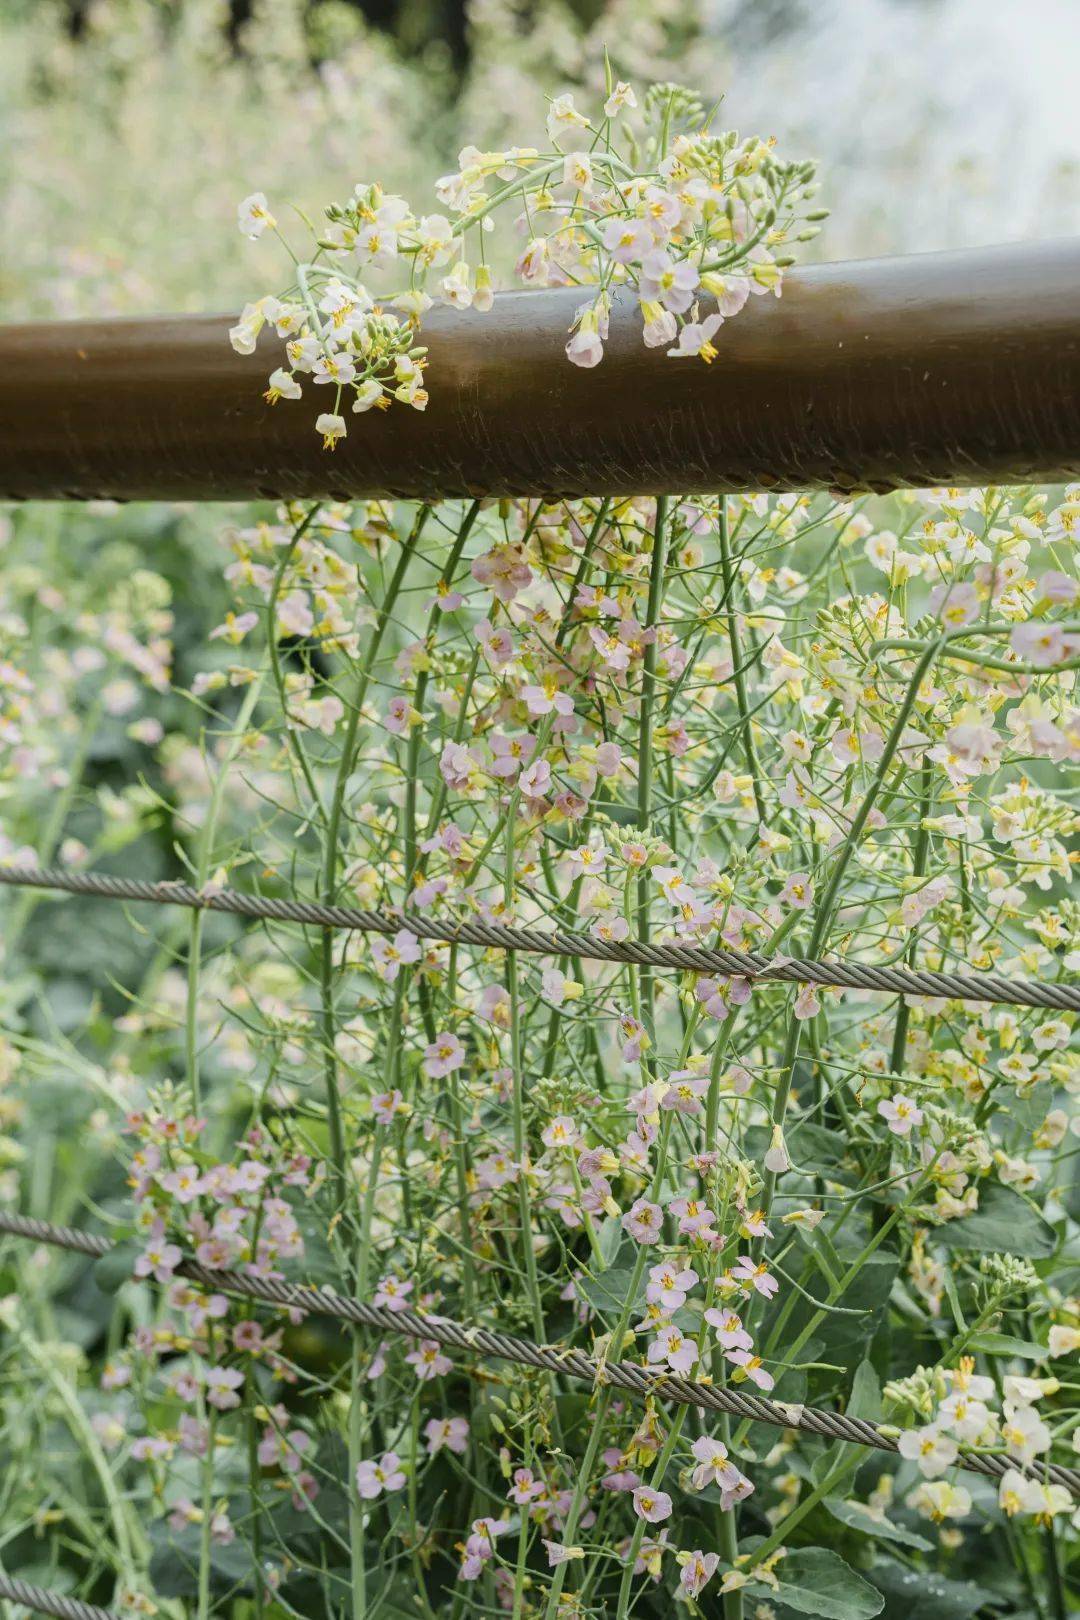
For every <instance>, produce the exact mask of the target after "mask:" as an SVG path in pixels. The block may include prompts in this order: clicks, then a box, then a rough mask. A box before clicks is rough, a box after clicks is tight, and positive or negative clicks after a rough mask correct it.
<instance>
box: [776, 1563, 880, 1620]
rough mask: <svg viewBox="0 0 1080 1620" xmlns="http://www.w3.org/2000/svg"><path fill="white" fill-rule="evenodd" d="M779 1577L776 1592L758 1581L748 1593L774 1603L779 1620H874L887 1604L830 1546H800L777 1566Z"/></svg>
mask: <svg viewBox="0 0 1080 1620" xmlns="http://www.w3.org/2000/svg"><path fill="white" fill-rule="evenodd" d="M775 1574H776V1577H777V1580H778V1581H779V1583H780V1584H779V1586H778V1587H777V1589H776V1591H775V1592H774V1591H773V1589H772V1588H771V1587H769V1586H766V1585H765V1584H764V1583H763V1582H760V1583H759V1582H757V1581H752V1582H751V1583H750V1585H749V1586H747V1587H746V1591H747V1593H748V1594H751V1595H753V1596H754V1597H763V1598H766V1599H767V1600H769V1601H771V1602H772V1604H773V1607H774V1608H775V1609H776V1613H777V1617H778V1620H786V1617H787V1616H788V1615H789V1614H816V1615H820V1616H821V1617H822V1620H872V1616H874V1615H875V1614H880V1613H881V1610H882V1608H883V1606H884V1603H885V1599H884V1598H883V1597H882V1595H881V1593H880V1592H879V1591H877V1590H876V1589H875V1588H874V1587H872V1586H871V1585H870V1584H869V1582H868V1581H864V1580H863V1578H862V1576H861V1575H856V1573H855V1571H854V1570H853V1569H852V1568H851V1567H850V1565H848V1564H845V1562H844V1560H843V1559H842V1558H841V1557H840V1555H839V1553H834V1552H830V1551H829V1549H828V1548H827V1547H800V1548H799V1549H798V1551H797V1552H790V1553H788V1555H787V1557H786V1558H783V1559H781V1561H780V1563H779V1564H777V1565H776V1569H775Z"/></svg>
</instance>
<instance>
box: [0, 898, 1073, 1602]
mask: <svg viewBox="0 0 1080 1620" xmlns="http://www.w3.org/2000/svg"><path fill="white" fill-rule="evenodd" d="M0 884H3V885H6V886H8V887H13V888H33V889H47V890H53V891H57V892H62V893H67V894H84V895H90V896H92V897H94V898H96V899H103V900H119V901H128V900H130V901H135V902H145V903H149V904H152V905H178V906H185V907H187V908H189V909H191V910H201V911H219V912H225V913H227V914H230V915H232V916H240V917H251V918H254V919H262V920H265V921H270V922H296V923H303V924H309V925H311V926H314V927H318V928H342V929H348V930H354V931H356V932H361V933H377V934H396V933H397V932H398V930H399V929H401V928H407V929H408V930H409V931H410V933H412V934H414V935H416V937H417V938H419V939H435V940H442V941H445V942H447V943H450V944H469V945H478V946H482V947H485V948H491V947H494V948H495V949H498V950H513V951H524V952H526V953H531V954H533V955H540V956H577V957H584V958H586V959H588V960H590V961H601V962H631V963H636V964H638V965H647V966H651V967H672V968H676V969H679V970H690V971H692V972H697V973H707V974H716V975H717V976H718V977H721V978H746V979H749V980H751V981H752V982H758V981H765V982H774V983H775V982H778V981H779V982H786V983H796V984H818V985H827V986H835V987H839V988H844V989H857V990H876V991H882V992H884V993H887V994H897V995H917V996H929V997H935V998H942V999H948V1000H961V1001H985V1002H993V1003H999V1004H1004V1005H1006V1006H1025V1007H1045V1008H1050V1009H1053V1010H1056V1011H1072V1010H1080V986H1074V985H1066V984H1054V983H1051V982H1049V981H1048V980H1036V979H1010V978H1007V977H1006V976H1005V975H1004V974H1000V973H941V972H931V971H928V970H918V969H911V968H896V967H873V966H870V965H868V964H865V963H848V962H840V961H837V960H835V959H833V960H814V959H810V958H803V957H798V958H789V957H784V958H769V957H767V956H764V955H762V954H761V953H760V952H757V951H734V950H717V949H714V948H711V947H702V946H696V945H679V944H672V943H661V944H648V945H646V944H642V943H640V942H637V941H634V940H623V941H620V942H617V943H616V942H613V941H606V940H601V939H597V938H596V937H595V936H593V935H591V934H578V933H574V932H571V931H569V930H564V929H558V930H554V931H545V930H542V929H536V928H517V927H511V926H508V925H506V924H502V923H489V922H483V921H468V920H466V921H459V922H445V921H439V920H437V919H434V918H430V917H425V916H423V915H422V914H421V913H419V912H415V911H396V912H391V911H369V910H363V909H360V908H357V907H353V906H327V905H322V904H321V903H319V902H317V901H310V900H283V899H271V898H269V897H266V896H263V895H252V894H244V893H242V892H240V891H239V890H235V889H206V890H199V889H195V888H193V887H192V886H191V885H190V884H187V883H149V882H145V881H142V880H140V879H135V878H122V877H115V876H112V875H109V874H105V873H98V872H68V871H63V870H61V869H59V868H49V867H36V866H6V867H0ZM0 1231H3V1232H6V1233H8V1234H9V1235H10V1236H13V1237H22V1238H29V1239H32V1240H35V1241H37V1242H41V1243H47V1244H51V1245H53V1246H55V1247H58V1248H63V1249H68V1250H71V1251H73V1252H75V1253H79V1254H85V1255H88V1256H90V1257H91V1258H94V1259H100V1258H102V1257H103V1256H104V1255H106V1254H109V1253H110V1252H111V1251H112V1249H113V1247H114V1245H113V1244H111V1243H110V1242H109V1241H108V1239H107V1238H103V1237H98V1236H95V1235H94V1234H93V1233H90V1232H83V1231H80V1230H79V1229H78V1228H77V1227H71V1226H56V1225H54V1224H53V1223H52V1222H49V1221H40V1220H35V1219H33V1218H31V1217H29V1216H24V1215H15V1214H11V1213H5V1212H0ZM176 1270H177V1274H178V1275H180V1276H182V1277H184V1278H186V1279H187V1280H189V1281H191V1282H197V1283H199V1284H201V1285H202V1286H203V1287H207V1288H211V1289H214V1290H217V1291H222V1292H225V1293H230V1294H239V1295H244V1296H247V1297H248V1298H251V1299H257V1300H260V1301H262V1302H263V1303H265V1304H269V1305H276V1306H279V1307H284V1308H286V1309H298V1310H301V1311H304V1312H313V1313H315V1314H317V1315H325V1316H332V1317H336V1318H338V1319H339V1320H342V1321H346V1322H352V1323H354V1324H355V1325H357V1326H361V1327H371V1328H378V1329H379V1330H380V1331H382V1332H387V1333H397V1334H402V1335H404V1336H405V1337H407V1338H414V1339H431V1340H434V1341H435V1342H436V1343H438V1344H441V1345H443V1346H445V1347H447V1348H449V1349H455V1350H465V1351H472V1352H474V1353H476V1354H479V1355H481V1356H484V1357H490V1358H493V1359H496V1360H501V1361H512V1362H516V1363H518V1364H519V1365H522V1366H529V1367H537V1368H542V1369H545V1370H547V1371H550V1372H554V1373H563V1374H567V1375H569V1376H570V1377H572V1378H578V1379H581V1380H584V1381H585V1382H588V1383H591V1384H594V1385H595V1384H597V1383H601V1382H607V1383H610V1384H614V1385H616V1386H617V1387H618V1388H621V1389H625V1390H628V1391H629V1392H630V1394H631V1395H634V1396H636V1397H637V1398H639V1399H642V1398H645V1397H648V1396H653V1397H654V1398H657V1399H660V1400H670V1401H674V1402H676V1403H677V1404H678V1405H682V1406H697V1407H701V1408H703V1409H705V1410H707V1411H716V1412H725V1413H727V1414H729V1415H730V1416H734V1417H740V1418H747V1419H749V1420H750V1421H752V1422H758V1423H767V1424H772V1425H773V1426H774V1427H778V1428H785V1429H799V1430H802V1431H804V1432H806V1433H809V1434H816V1435H818V1436H819V1437H820V1438H822V1439H825V1440H841V1441H845V1442H847V1443H849V1444H852V1445H861V1446H867V1447H870V1448H872V1449H874V1450H877V1451H885V1452H889V1453H892V1454H894V1455H895V1454H896V1453H898V1451H899V1446H898V1443H897V1440H896V1439H895V1438H894V1437H893V1436H892V1435H891V1434H887V1433H885V1432H884V1430H883V1429H881V1428H880V1427H879V1426H878V1425H877V1424H875V1423H871V1422H869V1420H867V1419H865V1418H858V1417H851V1416H848V1415H845V1414H844V1413H840V1412H826V1411H823V1410H821V1409H820V1408H818V1407H813V1406H802V1405H795V1404H792V1403H788V1402H784V1401H771V1400H768V1399H767V1398H766V1397H765V1396H762V1395H754V1394H750V1393H749V1392H744V1391H742V1390H737V1389H732V1388H726V1387H725V1388H718V1387H714V1386H713V1385H711V1384H703V1383H700V1382H698V1380H696V1379H693V1378H683V1377H679V1376H677V1375H675V1374H670V1373H669V1374H666V1375H662V1376H657V1375H656V1374H654V1373H650V1372H649V1371H648V1370H647V1369H645V1368H642V1367H639V1366H636V1365H635V1364H634V1363H633V1362H629V1361H616V1362H607V1361H604V1362H601V1361H599V1360H598V1359H596V1358H595V1357H593V1356H588V1355H586V1354H585V1353H584V1351H581V1350H577V1349H574V1348H572V1347H571V1346H558V1345H537V1344H533V1343H531V1342H530V1341H529V1340H527V1339H520V1338H517V1337H516V1336H514V1335H511V1334H506V1333H496V1332H493V1331H492V1330H491V1329H490V1328H484V1327H479V1326H466V1325H465V1324H463V1323H461V1322H455V1321H452V1320H451V1319H450V1318H448V1317H438V1316H427V1315H423V1314H421V1313H420V1312H417V1311H408V1310H406V1311H388V1310H385V1309H383V1308H382V1307H379V1306H375V1305H369V1304H367V1303H365V1302H364V1301H363V1300H358V1299H350V1298H347V1297H346V1296H344V1295H341V1294H337V1293H335V1292H333V1291H332V1290H331V1289H328V1288H316V1287H313V1286H310V1285H299V1284H296V1283H288V1282H283V1281H279V1280H273V1279H266V1278H260V1277H249V1276H246V1275H244V1274H243V1273H240V1272H237V1271H232V1270H222V1271H211V1270H208V1269H207V1268H206V1267H205V1266H201V1265H200V1264H199V1263H198V1261H196V1260H192V1259H184V1260H182V1261H181V1263H180V1265H178V1266H177V1268H176ZM957 1464H958V1466H959V1467H960V1468H962V1469H965V1470H966V1471H967V1472H969V1473H973V1474H982V1475H983V1476H985V1477H987V1478H990V1479H1000V1478H1001V1477H1002V1475H1004V1474H1005V1473H1006V1472H1008V1471H1009V1469H1012V1468H1018V1467H1019V1471H1020V1472H1029V1473H1030V1474H1031V1475H1032V1477H1033V1478H1038V1479H1042V1480H1045V1481H1047V1482H1049V1483H1051V1484H1055V1485H1062V1486H1064V1487H1065V1489H1066V1490H1068V1491H1070V1492H1071V1493H1072V1495H1073V1496H1074V1497H1076V1498H1077V1499H1078V1500H1080V1470H1077V1469H1072V1468H1065V1467H1062V1466H1061V1465H1060V1464H1058V1463H1047V1464H1046V1465H1045V1466H1044V1467H1043V1468H1042V1469H1035V1468H1031V1469H1025V1468H1023V1467H1022V1465H1018V1464H1017V1463H1016V1461H1015V1460H1014V1459H1011V1458H1008V1457H1000V1456H985V1455H978V1454H976V1453H973V1452H965V1451H962V1452H961V1453H960V1455H959V1456H958V1458H957ZM0 1598H6V1599H8V1600H9V1601H11V1602H14V1603H20V1604H22V1605H23V1607H25V1608H28V1609H33V1610H35V1611H36V1612H37V1613H39V1614H48V1615H54V1616H55V1617H56V1620H122V1617H121V1616H120V1615H119V1614H117V1612H116V1611H115V1610H112V1609H103V1608H100V1607H98V1605H96V1604H93V1603H85V1602H83V1601H82V1599H80V1598H73V1597H69V1596H67V1594H66V1593H62V1592H56V1591H52V1590H49V1589H47V1588H45V1587H41V1586H35V1585H33V1584H32V1583H30V1582H28V1581H21V1580H18V1579H16V1578H15V1577H12V1576H7V1575H3V1574H0Z"/></svg>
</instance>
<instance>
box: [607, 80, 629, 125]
mask: <svg viewBox="0 0 1080 1620" xmlns="http://www.w3.org/2000/svg"><path fill="white" fill-rule="evenodd" d="M636 106H637V96H635V94H634V92H633V90H632V89H631V88H630V86H629V85H628V84H624V83H623V81H622V80H621V79H620V80H619V82H618V84H617V85H616V86H615V88H614V90H613V91H612V92H611V94H610V96H608V98H607V100H606V101H605V102H604V117H605V118H614V116H615V114H616V113H617V112H619V111H620V109H621V108H623V107H636Z"/></svg>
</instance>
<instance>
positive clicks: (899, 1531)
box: [825, 1496, 934, 1552]
mask: <svg viewBox="0 0 1080 1620" xmlns="http://www.w3.org/2000/svg"><path fill="white" fill-rule="evenodd" d="M825 1506H826V1508H827V1509H828V1511H829V1512H830V1513H831V1514H832V1516H833V1518H834V1519H839V1521H840V1523H841V1524H846V1525H847V1527H848V1529H849V1530H858V1531H859V1532H860V1533H861V1534H862V1535H864V1536H875V1537H876V1538H877V1539H878V1540H879V1541H895V1542H897V1543H898V1544H899V1545H900V1546H902V1547H914V1548H915V1549H916V1550H917V1551H919V1552H933V1550H934V1543H933V1542H932V1541H927V1539H926V1537H925V1536H920V1535H916V1533H915V1531H914V1530H905V1528H904V1526H903V1525H902V1524H894V1523H893V1521H892V1520H891V1519H887V1518H886V1517H885V1515H884V1514H883V1513H878V1512H876V1511H874V1510H872V1509H870V1508H867V1507H864V1505H863V1504H862V1503H861V1502H851V1501H848V1502H845V1501H844V1500H843V1498H842V1497H839V1496H827V1497H826V1498H825Z"/></svg>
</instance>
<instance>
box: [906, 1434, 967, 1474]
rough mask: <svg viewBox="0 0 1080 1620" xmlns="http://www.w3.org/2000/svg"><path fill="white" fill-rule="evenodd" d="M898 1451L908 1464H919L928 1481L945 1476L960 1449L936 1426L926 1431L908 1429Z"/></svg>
mask: <svg viewBox="0 0 1080 1620" xmlns="http://www.w3.org/2000/svg"><path fill="white" fill-rule="evenodd" d="M897 1450H898V1451H899V1453H900V1455H901V1457H906V1458H907V1460H908V1462H914V1463H918V1465H919V1471H920V1473H921V1474H922V1475H923V1476H924V1477H925V1478H926V1479H934V1478H936V1476H937V1475H938V1474H944V1473H945V1471H946V1469H948V1468H951V1467H952V1465H953V1463H954V1462H955V1461H956V1458H957V1454H958V1451H959V1447H958V1446H957V1444H956V1441H955V1440H953V1439H952V1437H951V1436H950V1435H947V1434H942V1432H941V1430H940V1429H939V1428H938V1427H937V1426H936V1424H933V1423H929V1424H927V1426H926V1427H925V1428H924V1429H906V1430H905V1431H904V1433H903V1434H902V1435H901V1436H900V1439H899V1440H898V1442H897Z"/></svg>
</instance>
